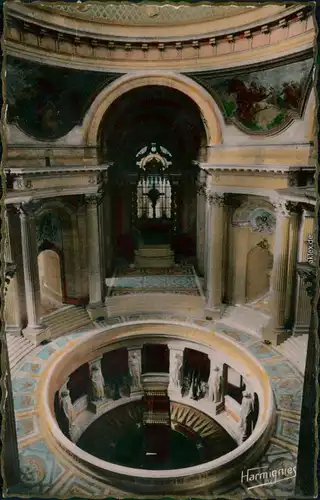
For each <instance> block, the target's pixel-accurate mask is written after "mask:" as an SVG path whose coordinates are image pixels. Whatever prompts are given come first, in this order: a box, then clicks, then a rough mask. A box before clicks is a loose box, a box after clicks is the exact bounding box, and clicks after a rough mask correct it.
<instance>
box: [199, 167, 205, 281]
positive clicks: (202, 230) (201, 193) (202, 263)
mask: <svg viewBox="0 0 320 500" xmlns="http://www.w3.org/2000/svg"><path fill="white" fill-rule="evenodd" d="M201 174H202V172H201V173H200V174H199V181H198V183H197V264H198V270H199V272H200V274H202V275H204V273H205V233H206V195H205V184H204V181H203V179H202V177H203V176H202V175H201Z"/></svg>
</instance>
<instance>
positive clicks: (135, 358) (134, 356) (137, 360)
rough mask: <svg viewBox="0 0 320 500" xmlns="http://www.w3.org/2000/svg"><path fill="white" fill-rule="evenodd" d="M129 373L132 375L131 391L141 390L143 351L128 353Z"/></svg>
mask: <svg viewBox="0 0 320 500" xmlns="http://www.w3.org/2000/svg"><path fill="white" fill-rule="evenodd" d="M128 364H129V372H130V375H131V390H140V389H141V351H134V350H132V351H131V350H130V351H129V352H128Z"/></svg>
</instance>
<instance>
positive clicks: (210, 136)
mask: <svg viewBox="0 0 320 500" xmlns="http://www.w3.org/2000/svg"><path fill="white" fill-rule="evenodd" d="M149 85H159V86H164V87H170V88H173V89H175V90H178V91H180V92H182V93H183V94H185V95H186V96H188V97H189V98H190V99H191V100H192V101H193V102H194V103H195V104H196V105H197V106H198V108H199V111H200V114H201V118H202V121H203V125H204V128H205V131H206V136H207V146H209V145H215V144H220V143H221V142H222V127H223V123H224V122H223V116H222V113H221V111H220V110H219V108H218V106H217V104H216V102H215V101H214V99H213V98H212V97H211V95H210V94H209V93H208V92H207V91H206V90H205V89H203V88H202V87H201V86H200V85H198V84H197V83H196V82H194V81H193V80H191V78H188V77H187V76H184V75H180V74H175V73H170V72H162V71H159V72H158V71H156V72H152V73H147V74H146V73H142V74H139V73H138V74H137V73H135V74H133V75H132V74H129V75H124V76H122V77H120V78H118V79H117V80H116V81H115V82H113V83H111V84H110V85H108V86H107V87H105V88H104V89H103V90H102V92H100V94H99V95H98V96H97V97H96V99H95V100H94V102H93V103H92V105H91V106H90V108H89V110H88V112H87V113H86V116H85V118H84V121H83V129H84V137H85V143H86V145H87V146H89V147H93V146H98V143H99V128H100V124H101V122H102V120H103V117H104V115H105V113H106V111H107V110H108V108H109V107H110V106H111V104H112V103H113V102H114V101H115V100H116V99H118V97H120V96H122V95H123V94H125V93H126V92H128V91H130V90H132V89H136V88H139V87H145V86H149Z"/></svg>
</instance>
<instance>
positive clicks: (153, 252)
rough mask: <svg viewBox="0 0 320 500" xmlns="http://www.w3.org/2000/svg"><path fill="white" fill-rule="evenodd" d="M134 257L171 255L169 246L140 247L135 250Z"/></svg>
mask: <svg viewBox="0 0 320 500" xmlns="http://www.w3.org/2000/svg"><path fill="white" fill-rule="evenodd" d="M135 255H136V257H173V256H174V253H173V251H172V250H171V248H170V247H168V248H166V247H162V248H161V247H142V248H139V250H136V251H135Z"/></svg>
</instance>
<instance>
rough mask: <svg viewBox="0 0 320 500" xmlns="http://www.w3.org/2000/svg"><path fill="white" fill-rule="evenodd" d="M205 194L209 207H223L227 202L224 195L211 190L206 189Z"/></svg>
mask: <svg viewBox="0 0 320 500" xmlns="http://www.w3.org/2000/svg"><path fill="white" fill-rule="evenodd" d="M205 193H206V198H207V201H208V203H209V205H213V206H218V207H223V205H224V202H225V199H224V193H217V192H216V191H212V190H211V189H210V188H206V190H205Z"/></svg>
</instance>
